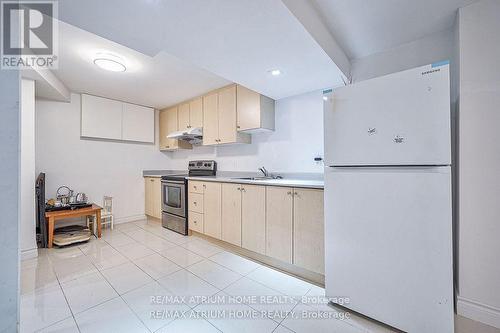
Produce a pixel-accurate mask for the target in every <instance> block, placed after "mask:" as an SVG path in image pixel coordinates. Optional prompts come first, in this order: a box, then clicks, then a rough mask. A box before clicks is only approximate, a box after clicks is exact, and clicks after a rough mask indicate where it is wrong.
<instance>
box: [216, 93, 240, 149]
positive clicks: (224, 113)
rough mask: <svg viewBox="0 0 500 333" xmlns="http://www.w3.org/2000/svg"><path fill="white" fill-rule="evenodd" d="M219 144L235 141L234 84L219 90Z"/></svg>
mask: <svg viewBox="0 0 500 333" xmlns="http://www.w3.org/2000/svg"><path fill="white" fill-rule="evenodd" d="M218 94H219V103H218V106H219V110H218V116H219V144H221V143H233V142H236V136H237V132H236V86H230V87H228V88H224V89H221V90H220V91H219V93H218Z"/></svg>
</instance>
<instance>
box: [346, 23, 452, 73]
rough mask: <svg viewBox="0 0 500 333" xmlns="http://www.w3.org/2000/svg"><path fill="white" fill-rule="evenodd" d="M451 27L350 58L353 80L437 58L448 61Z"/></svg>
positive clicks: (416, 65)
mask: <svg viewBox="0 0 500 333" xmlns="http://www.w3.org/2000/svg"><path fill="white" fill-rule="evenodd" d="M452 54H453V29H450V30H445V31H442V32H439V33H437V34H434V35H431V36H428V37H425V38H422V39H418V40H416V41H413V42H410V43H406V44H403V45H400V46H398V47H395V48H393V49H390V50H387V51H383V52H379V53H374V54H372V55H369V56H366V57H363V58H359V59H354V60H352V69H351V75H352V77H353V80H354V82H357V81H362V80H366V79H371V78H374V77H377V76H382V75H386V74H390V73H394V72H399V71H402V70H405V69H410V68H414V67H419V66H423V65H427V64H431V63H434V62H438V61H441V60H452Z"/></svg>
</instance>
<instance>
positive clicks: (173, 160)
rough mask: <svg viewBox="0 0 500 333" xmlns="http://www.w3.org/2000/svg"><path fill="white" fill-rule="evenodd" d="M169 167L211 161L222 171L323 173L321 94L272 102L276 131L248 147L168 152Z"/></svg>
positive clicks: (261, 135) (258, 137)
mask: <svg viewBox="0 0 500 333" xmlns="http://www.w3.org/2000/svg"><path fill="white" fill-rule="evenodd" d="M168 154H169V155H168V156H169V158H170V164H169V165H170V166H171V167H172V168H174V169H185V168H186V165H187V161H188V160H190V159H214V160H216V161H217V163H218V165H217V167H218V169H219V170H224V171H233V170H234V171H254V172H258V168H259V167H261V166H265V167H266V168H267V169H268V170H269V171H270V172H310V173H323V165H322V164H318V163H315V162H314V160H313V159H314V157H316V156H323V95H322V92H321V91H314V92H310V93H306V94H302V95H298V96H293V97H289V98H285V99H281V100H279V101H277V102H276V130H275V131H274V132H269V133H259V134H254V135H252V144H250V145H246V144H242V145H229V146H220V147H207V146H205V147H195V148H194V149H193V151H178V152H172V153H168Z"/></svg>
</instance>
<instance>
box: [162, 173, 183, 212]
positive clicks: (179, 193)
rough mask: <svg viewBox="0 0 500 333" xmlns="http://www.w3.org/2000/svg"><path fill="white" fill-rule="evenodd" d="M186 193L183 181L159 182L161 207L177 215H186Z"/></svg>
mask: <svg viewBox="0 0 500 333" xmlns="http://www.w3.org/2000/svg"><path fill="white" fill-rule="evenodd" d="M185 195H186V193H185V185H184V181H172V180H167V181H165V180H164V181H162V182H161V199H162V200H161V209H162V211H164V212H166V213H170V214H174V215H177V216H182V217H186V196H185Z"/></svg>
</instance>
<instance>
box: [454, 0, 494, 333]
mask: <svg viewBox="0 0 500 333" xmlns="http://www.w3.org/2000/svg"><path fill="white" fill-rule="evenodd" d="M499 32H500V1H498V0H483V1H481V2H478V3H474V4H472V5H470V6H467V7H464V8H462V9H461V10H460V14H459V53H460V96H459V122H460V127H459V138H460V145H459V149H460V153H459V234H460V238H459V302H458V312H459V314H463V315H464V316H467V317H470V318H473V319H476V320H479V321H483V322H485V323H487V324H490V325H493V326H496V327H498V328H500V259H499V255H500V206H499V203H500V167H499V166H500V131H499V129H498V127H499V125H500V66H499V63H498V62H499V60H500V33H499Z"/></svg>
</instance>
